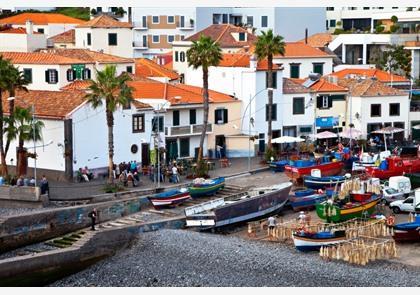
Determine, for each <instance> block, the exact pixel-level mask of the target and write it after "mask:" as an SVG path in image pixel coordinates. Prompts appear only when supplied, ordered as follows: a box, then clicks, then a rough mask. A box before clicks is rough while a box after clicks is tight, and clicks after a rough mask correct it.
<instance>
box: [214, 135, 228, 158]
mask: <svg viewBox="0 0 420 295" xmlns="http://www.w3.org/2000/svg"><path fill="white" fill-rule="evenodd" d="M217 146H221V147H222V149H221V150H220V155H218V154H217ZM214 150H215V154H214V156H216V158H218V157H220V158H224V157H226V138H225V136H224V135H216V146H215V147H214Z"/></svg>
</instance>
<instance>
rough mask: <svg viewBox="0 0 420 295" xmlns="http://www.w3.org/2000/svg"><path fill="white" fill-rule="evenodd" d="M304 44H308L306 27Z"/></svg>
mask: <svg viewBox="0 0 420 295" xmlns="http://www.w3.org/2000/svg"><path fill="white" fill-rule="evenodd" d="M305 44H308V28H306V29H305Z"/></svg>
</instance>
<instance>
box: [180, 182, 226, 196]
mask: <svg viewBox="0 0 420 295" xmlns="http://www.w3.org/2000/svg"><path fill="white" fill-rule="evenodd" d="M224 187H225V178H224V177H218V178H214V179H207V180H206V179H203V178H196V179H194V181H193V183H192V184H191V185H190V186H189V187H188V191H189V192H190V195H191V197H193V198H197V197H204V196H211V195H214V194H215V193H217V191H219V190H221V189H223V188H224Z"/></svg>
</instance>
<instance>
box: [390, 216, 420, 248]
mask: <svg viewBox="0 0 420 295" xmlns="http://www.w3.org/2000/svg"><path fill="white" fill-rule="evenodd" d="M392 237H393V238H394V240H395V241H396V242H420V216H416V219H415V220H414V221H413V222H406V223H398V224H396V225H394V233H393V235H392Z"/></svg>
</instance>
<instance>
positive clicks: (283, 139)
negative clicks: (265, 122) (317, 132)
mask: <svg viewBox="0 0 420 295" xmlns="http://www.w3.org/2000/svg"><path fill="white" fill-rule="evenodd" d="M302 141H305V140H304V139H303V138H300V137H293V136H281V137H277V138H274V139H272V140H271V143H294V142H302Z"/></svg>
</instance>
